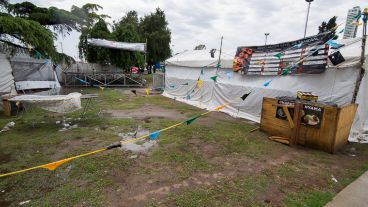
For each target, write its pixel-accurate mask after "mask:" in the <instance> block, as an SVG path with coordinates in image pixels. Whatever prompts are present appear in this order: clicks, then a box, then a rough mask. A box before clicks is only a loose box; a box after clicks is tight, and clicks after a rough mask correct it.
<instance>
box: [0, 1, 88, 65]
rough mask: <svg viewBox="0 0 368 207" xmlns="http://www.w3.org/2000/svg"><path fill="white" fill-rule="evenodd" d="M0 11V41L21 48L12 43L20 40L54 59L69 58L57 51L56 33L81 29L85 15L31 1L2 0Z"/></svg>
mask: <svg viewBox="0 0 368 207" xmlns="http://www.w3.org/2000/svg"><path fill="white" fill-rule="evenodd" d="M0 11H2V12H0V36H1V37H2V38H1V40H0V41H1V42H4V43H6V44H7V45H11V46H12V47H14V48H18V47H20V46H19V45H17V44H14V43H13V42H14V39H17V40H19V41H20V42H22V43H23V44H24V45H31V46H32V47H33V48H34V49H36V50H37V51H39V52H41V53H42V55H43V56H44V57H46V58H52V59H53V60H54V61H59V60H61V59H62V58H66V57H67V56H66V55H65V54H60V53H57V52H56V49H55V46H54V38H55V36H57V35H58V34H61V33H62V34H64V33H68V32H70V31H71V30H79V29H80V28H81V25H82V24H83V17H80V16H78V15H75V14H73V13H72V12H68V11H66V10H62V9H58V8H56V7H50V8H41V7H37V6H36V5H34V4H32V3H30V2H22V3H16V4H11V3H9V2H8V1H7V0H0ZM50 27H51V28H52V29H53V31H52V30H51V29H50ZM32 52H33V53H34V52H35V51H34V50H32ZM69 58H70V57H69Z"/></svg>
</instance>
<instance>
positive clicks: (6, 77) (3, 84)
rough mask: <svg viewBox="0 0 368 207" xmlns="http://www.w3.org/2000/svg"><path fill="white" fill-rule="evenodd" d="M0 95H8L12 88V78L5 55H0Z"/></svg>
mask: <svg viewBox="0 0 368 207" xmlns="http://www.w3.org/2000/svg"><path fill="white" fill-rule="evenodd" d="M0 74H1V75H0V93H10V92H11V89H12V87H14V78H13V75H12V68H11V65H10V62H9V60H8V59H7V57H6V55H5V54H0Z"/></svg>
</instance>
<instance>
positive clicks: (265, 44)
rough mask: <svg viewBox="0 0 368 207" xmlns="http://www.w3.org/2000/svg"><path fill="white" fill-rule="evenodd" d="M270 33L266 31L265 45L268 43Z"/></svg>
mask: <svg viewBox="0 0 368 207" xmlns="http://www.w3.org/2000/svg"><path fill="white" fill-rule="evenodd" d="M268 35H270V33H265V36H266V40H265V46H266V45H267V37H268Z"/></svg>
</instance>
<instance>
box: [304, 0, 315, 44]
mask: <svg viewBox="0 0 368 207" xmlns="http://www.w3.org/2000/svg"><path fill="white" fill-rule="evenodd" d="M305 1H306V2H308V12H307V19H306V20H305V28H304V38H305V35H306V34H307V27H308V18H309V9H310V5H311V3H312V2H313V1H314V0H305Z"/></svg>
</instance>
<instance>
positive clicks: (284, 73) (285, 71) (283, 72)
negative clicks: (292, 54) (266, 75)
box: [281, 69, 290, 75]
mask: <svg viewBox="0 0 368 207" xmlns="http://www.w3.org/2000/svg"><path fill="white" fill-rule="evenodd" d="M289 71H290V69H285V70H284V71H282V73H281V75H287V74H288V73H289Z"/></svg>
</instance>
